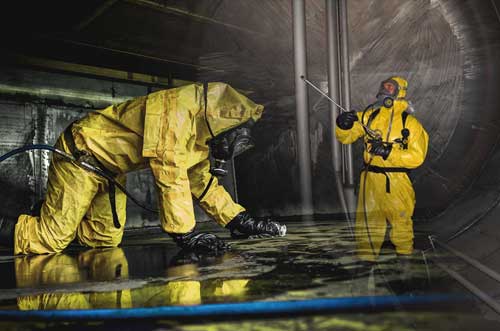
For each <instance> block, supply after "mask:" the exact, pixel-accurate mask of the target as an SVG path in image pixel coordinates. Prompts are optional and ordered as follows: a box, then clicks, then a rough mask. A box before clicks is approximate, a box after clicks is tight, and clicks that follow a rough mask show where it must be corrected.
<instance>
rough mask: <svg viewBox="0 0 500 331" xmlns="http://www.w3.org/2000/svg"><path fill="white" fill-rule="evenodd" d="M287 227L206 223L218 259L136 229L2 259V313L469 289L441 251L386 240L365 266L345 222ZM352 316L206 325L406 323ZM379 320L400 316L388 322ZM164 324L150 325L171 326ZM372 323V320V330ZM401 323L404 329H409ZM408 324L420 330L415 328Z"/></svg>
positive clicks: (381, 326) (359, 326) (421, 316)
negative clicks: (439, 263) (220, 245)
mask: <svg viewBox="0 0 500 331" xmlns="http://www.w3.org/2000/svg"><path fill="white" fill-rule="evenodd" d="M287 225H288V234H287V236H286V237H284V238H273V239H252V240H231V239H230V238H229V237H228V235H227V233H225V232H224V230H223V229H215V228H212V226H211V225H207V224H203V225H201V227H202V228H206V227H208V228H209V229H211V230H213V231H216V232H217V233H218V235H220V236H221V237H224V238H225V239H227V240H228V241H230V242H231V244H232V249H231V250H230V251H228V252H225V253H224V254H219V255H216V256H215V255H202V254H189V253H185V252H181V251H179V249H178V248H176V246H175V245H174V244H173V242H172V241H171V240H170V239H168V238H167V236H165V235H164V234H162V233H159V232H155V231H151V232H150V233H148V234H141V235H129V236H128V237H127V238H126V239H125V240H124V243H123V246H122V247H119V248H113V249H91V250H85V249H80V248H77V247H72V248H70V249H69V250H68V251H67V252H65V253H63V254H55V255H41V256H29V257H16V258H4V260H2V262H1V263H0V269H1V270H0V275H1V276H0V277H1V285H0V287H1V290H0V309H1V310H8V309H14V310H46V309H100V308H132V307H155V306H172V305H198V304H207V303H220V302H245V301H256V300H260V301H283V300H296V299H314V298H337V297H357V296H380V295H412V296H413V295H414V296H417V295H426V294H432V293H453V294H456V293H462V290H461V289H460V287H459V286H457V284H456V283H455V282H453V281H452V280H450V279H449V278H448V277H447V275H446V274H445V273H443V272H442V271H441V270H440V269H438V268H437V267H435V266H434V265H433V264H431V263H429V260H430V259H431V258H435V256H431V255H426V254H424V253H423V252H421V251H416V252H415V254H414V255H412V256H411V257H407V258H401V257H398V256H397V255H396V254H395V252H394V250H393V247H391V246H390V245H386V246H384V247H383V248H382V251H381V254H380V256H379V258H378V263H376V264H371V263H364V262H362V261H360V260H359V259H358V258H357V256H356V245H355V242H354V241H353V239H352V236H351V235H350V231H349V228H348V227H347V226H346V224H345V223H344V222H327V221H323V222H315V223H314V224H310V223H309V225H304V224H303V223H300V222H289V223H288V224H287ZM417 235H418V234H417ZM440 258H446V257H440ZM455 308H456V307H454V309H455ZM429 310H430V312H428V314H427V313H424V312H413V313H411V314H410V313H408V314H410V315H411V316H413V317H412V318H416V319H418V320H419V321H424V320H426V317H425V316H428V318H429V319H430V320H432V319H437V318H438V316H439V314H438V313H437V312H435V311H433V309H431V308H429ZM467 310H468V311H470V310H471V309H467ZM473 310H474V311H477V309H473ZM400 313H402V312H400ZM391 314H392V315H391ZM426 314H427V315H426ZM454 314H455V313H453V312H443V314H442V318H443V321H446V320H449V321H453V320H456V318H457V316H461V318H465V317H464V315H463V313H457V314H456V316H455V315H454ZM352 316H354V315H352ZM352 316H350V317H349V316H348V317H346V318H339V317H335V318H333V317H332V316H317V317H314V318H313V317H307V318H306V317H301V318H293V319H290V318H281V319H275V320H273V321H272V322H269V323H267V322H262V321H259V322H258V321H252V322H248V323H250V324H245V323H246V322H242V321H240V322H237V323H236V324H234V323H235V322H228V321H226V322H221V323H212V324H208V325H210V327H211V328H213V329H214V330H226V329H232V330H234V329H235V328H242V329H245V330H246V329H255V330H257V329H270V330H274V329H283V328H285V329H292V330H307V329H310V330H315V329H318V330H323V329H325V330H326V329H335V330H387V329H391V328H387V326H388V325H389V324H391V323H393V322H394V323H397V321H398V320H400V319H401V316H400V315H397V314H396V313H378V314H364V315H363V316H365V317H363V318H361V319H354V320H353V319H352ZM377 316H378V317H377ZM381 316H392V317H390V318H389V317H387V318H389V320H385V319H383V318H382V317H381ZM450 316H455V317H454V318H452V317H450ZM474 316H475V317H474V318H480V317H479V315H477V316H476V315H474ZM377 319H379V320H378V321H377V322H375V321H376V320H377ZM430 320H429V321H430ZM158 323H159V324H158ZM158 323H156V324H154V327H152V328H153V329H163V328H170V327H171V326H172V325H170V324H168V323H167V324H165V325H164V324H162V323H160V322H158ZM238 323H239V324H238ZM366 323H371V324H370V327H368V326H367V325H365V324H366ZM373 323H374V324H373ZM422 323H423V322H422ZM208 325H207V324H203V325H199V328H197V326H196V325H193V324H192V323H191V324H190V325H177V326H175V329H179V330H181V329H182V330H184V329H185V330H198V329H199V330H202V329H204V330H205V329H206V327H208ZM250 325H251V326H252V328H249V326H250ZM259 325H261V327H258V326H259ZM273 325H274V326H273ZM391 325H392V324H391ZM464 325H465V324H464ZM80 326H81V327H83V326H82V325H80ZM181 326H182V328H181ZM394 326H395V325H394ZM399 326H401V328H400V329H398V330H406V329H407V328H406V326H404V325H402V324H400V325H399ZM408 327H409V328H410V330H413V329H412V328H411V327H412V325H410V324H409V325H408ZM119 328H120V329H122V330H123V328H122V327H119ZM444 330H447V329H446V328H444ZM450 330H451V329H450Z"/></svg>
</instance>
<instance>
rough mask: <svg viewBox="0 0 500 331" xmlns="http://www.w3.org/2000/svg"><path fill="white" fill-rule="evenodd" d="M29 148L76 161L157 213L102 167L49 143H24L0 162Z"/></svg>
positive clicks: (5, 155)
mask: <svg viewBox="0 0 500 331" xmlns="http://www.w3.org/2000/svg"><path fill="white" fill-rule="evenodd" d="M31 150H45V151H51V152H53V153H56V154H58V155H60V156H62V157H64V158H65V159H67V160H68V161H72V162H74V163H76V164H77V165H78V166H80V167H82V168H83V169H85V170H88V171H90V172H93V173H95V174H96V175H98V176H101V177H103V178H105V179H107V180H108V181H110V182H112V183H113V184H114V185H116V187H118V189H120V191H122V192H123V193H124V194H125V195H126V196H127V197H128V198H129V199H130V200H132V202H133V203H135V204H136V205H137V206H139V207H141V208H142V209H144V210H147V211H149V212H152V213H158V210H156V209H152V208H149V207H147V206H145V205H143V204H142V203H141V202H140V201H139V200H137V199H136V198H135V197H134V196H132V194H131V193H130V192H128V191H127V189H126V188H125V187H123V185H122V184H120V183H119V182H118V181H116V179H114V178H113V176H110V175H109V174H107V173H106V172H104V171H103V170H102V169H99V168H97V167H95V166H93V165H91V164H89V163H87V162H83V161H79V160H77V159H76V158H75V157H74V156H73V155H71V154H69V153H66V152H64V151H62V150H60V149H57V148H55V147H54V146H51V145H45V144H35V145H26V146H23V147H19V148H16V149H13V150H11V151H10V152H8V153H5V154H4V155H2V156H0V163H1V162H3V161H5V160H7V159H8V158H10V157H12V156H14V155H17V154H21V153H24V152H27V151H31Z"/></svg>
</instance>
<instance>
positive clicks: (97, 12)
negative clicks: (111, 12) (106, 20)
mask: <svg viewBox="0 0 500 331" xmlns="http://www.w3.org/2000/svg"><path fill="white" fill-rule="evenodd" d="M116 2H118V0H106V1H104V2H103V3H102V4H101V5H100V6H99V7H97V9H96V10H94V12H93V13H92V14H90V15H89V16H87V17H85V19H83V20H81V21H80V22H79V23H78V24H76V25H75V26H73V30H75V31H81V30H83V29H84V28H85V27H87V26H88V25H89V24H90V23H92V22H93V21H94V20H95V19H96V18H98V17H99V16H101V15H102V14H104V12H105V11H106V10H108V9H109V8H110V7H111V6H113V5H114V4H115V3H116Z"/></svg>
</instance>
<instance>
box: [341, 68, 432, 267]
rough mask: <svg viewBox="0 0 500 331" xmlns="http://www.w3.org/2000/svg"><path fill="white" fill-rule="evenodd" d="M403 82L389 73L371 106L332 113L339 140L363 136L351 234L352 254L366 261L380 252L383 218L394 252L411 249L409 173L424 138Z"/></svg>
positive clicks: (418, 159) (419, 159) (420, 160)
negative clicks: (353, 238) (362, 164)
mask: <svg viewBox="0 0 500 331" xmlns="http://www.w3.org/2000/svg"><path fill="white" fill-rule="evenodd" d="M407 87H408V82H407V81H406V80H405V79H403V78H401V77H391V78H389V79H387V80H385V81H383V82H382V84H381V87H380V90H379V92H378V94H377V102H376V103H375V104H374V105H371V106H369V107H368V108H367V109H366V110H365V111H364V112H359V113H355V112H344V113H342V114H340V115H339V116H338V117H337V127H336V130H335V134H336V136H337V139H338V140H339V141H340V142H341V143H343V144H352V143H353V142H355V141H356V140H358V139H359V138H361V137H364V146H365V150H364V153H363V158H364V162H365V166H364V169H363V172H362V173H361V178H360V187H359V198H358V207H357V213H356V225H355V236H356V243H357V254H358V256H359V258H360V259H362V260H366V261H375V260H376V258H377V256H378V255H379V252H380V248H381V246H382V244H383V242H384V238H385V233H386V228H387V224H386V222H387V221H388V222H389V223H390V225H391V233H390V238H391V242H392V243H393V244H394V246H395V247H396V252H397V253H398V254H401V255H409V254H412V252H413V222H412V216H413V210H414V207H415V192H414V190H413V187H412V184H411V181H410V179H409V177H408V172H409V171H410V170H411V169H414V168H417V167H418V166H420V165H421V164H422V163H423V162H424V159H425V156H426V154H427V145H428V140H429V137H428V135H427V132H426V131H425V129H424V128H423V127H422V125H421V124H420V122H419V121H418V120H417V119H416V118H415V117H414V116H412V115H410V114H409V110H408V107H409V104H408V101H407V100H406V90H407ZM374 132H375V133H377V135H376V136H375V137H374Z"/></svg>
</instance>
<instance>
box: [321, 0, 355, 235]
mask: <svg viewBox="0 0 500 331" xmlns="http://www.w3.org/2000/svg"><path fill="white" fill-rule="evenodd" d="M325 5H326V26H327V38H326V41H327V46H328V95H329V96H330V98H332V99H333V100H340V75H339V40H338V35H339V26H338V25H339V11H338V1H337V0H325ZM329 105H330V127H331V133H332V134H331V141H330V144H331V147H332V163H333V169H334V171H335V182H336V186H337V193H338V195H339V200H340V204H341V206H342V210H343V211H344V213H345V215H346V218H347V220H348V221H349V225H350V228H351V229H352V226H351V224H350V215H349V208H348V205H347V201H346V197H345V194H344V189H343V186H342V147H341V145H340V143H339V141H338V140H337V138H336V137H335V126H336V124H335V120H336V119H337V116H338V115H339V112H340V109H338V107H337V106H336V105H335V104H334V103H332V102H329Z"/></svg>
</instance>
